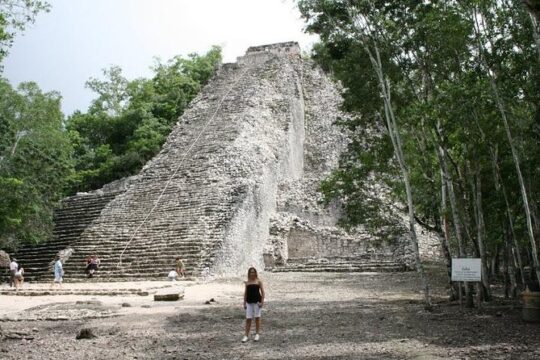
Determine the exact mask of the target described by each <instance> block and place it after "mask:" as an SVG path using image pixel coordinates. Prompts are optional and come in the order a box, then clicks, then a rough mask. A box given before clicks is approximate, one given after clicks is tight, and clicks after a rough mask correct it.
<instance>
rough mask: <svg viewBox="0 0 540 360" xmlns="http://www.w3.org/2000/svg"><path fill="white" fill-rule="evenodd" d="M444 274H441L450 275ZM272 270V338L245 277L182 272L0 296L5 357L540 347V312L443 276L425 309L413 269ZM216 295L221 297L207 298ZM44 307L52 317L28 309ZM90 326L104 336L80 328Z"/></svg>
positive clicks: (335, 354)
mask: <svg viewBox="0 0 540 360" xmlns="http://www.w3.org/2000/svg"><path fill="white" fill-rule="evenodd" d="M437 273H438V272H437ZM439 276H440V275H437V279H436V280H437V281H434V282H433V283H439V284H443V283H444V280H443V279H441V278H439ZM263 280H264V282H265V286H266V291H267V294H268V296H267V303H266V304H265V308H264V312H263V333H262V336H261V341H260V342H258V343H255V342H253V341H250V342H248V343H246V344H242V343H240V339H241V336H242V323H243V309H242V290H243V288H242V282H241V281H242V280H241V279H220V280H215V281H210V282H207V283H196V282H185V283H183V282H181V283H176V284H177V285H178V284H180V285H181V286H185V298H184V300H181V301H178V302H163V303H162V302H154V301H153V300H152V298H153V297H152V295H148V296H137V295H120V296H81V295H66V296H39V297H22V296H1V297H0V320H2V319H3V320H2V321H0V326H1V331H2V334H3V335H4V336H3V337H2V338H1V340H0V359H17V360H20V359H69V358H77V359H117V360H119V359H443V358H444V359H540V336H539V331H540V324H527V323H524V322H522V321H521V319H520V309H519V308H517V307H516V308H513V307H512V303H510V302H505V301H504V300H502V299H499V300H496V301H495V302H494V303H493V304H491V305H489V306H487V307H486V308H485V309H484V310H483V311H482V312H478V311H477V310H466V311H463V312H461V311H460V310H459V307H458V306H457V304H455V303H452V304H450V303H448V302H445V301H443V300H444V299H445V293H444V289H442V288H437V289H434V292H435V300H436V302H437V303H438V304H437V306H436V307H435V310H434V311H433V312H425V311H424V310H423V307H422V302H421V300H422V294H421V292H420V289H419V286H418V279H417V276H416V274H414V273H356V274H343V273H340V274H327V273H318V274H312V273H310V274H306V273H289V274H287V273H280V274H264V275H263ZM167 285H170V283H165V282H140V283H131V284H129V285H128V283H121V284H118V283H117V284H115V283H106V284H103V285H99V284H88V285H87V286H88V287H92V288H95V287H96V286H103V288H110V289H114V288H121V287H123V288H128V287H129V288H144V289H151V288H163V287H164V286H167ZM43 286H45V285H43ZM70 286H72V287H74V288H81V287H84V285H82V284H66V287H70ZM35 287H36V286H35V285H33V286H32V288H35ZM211 298H214V299H215V300H216V302H215V303H214V302H213V303H211V304H210V305H206V304H205V302H206V301H207V300H209V299H211ZM126 304H128V305H126ZM62 309H65V311H62ZM34 313H45V314H48V315H49V318H48V320H29V319H31V318H32V314H34ZM6 318H7V319H10V320H6ZM15 320H18V321H15ZM82 328H90V329H91V330H92V332H93V334H95V335H96V337H95V338H91V339H81V340H76V339H75V337H76V336H77V334H79V332H80V330H81V329H82Z"/></svg>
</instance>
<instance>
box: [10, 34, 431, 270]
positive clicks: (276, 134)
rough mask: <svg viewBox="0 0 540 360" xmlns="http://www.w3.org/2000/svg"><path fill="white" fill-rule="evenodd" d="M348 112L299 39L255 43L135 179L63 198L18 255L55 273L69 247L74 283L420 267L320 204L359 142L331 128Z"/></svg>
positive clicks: (390, 243)
mask: <svg viewBox="0 0 540 360" xmlns="http://www.w3.org/2000/svg"><path fill="white" fill-rule="evenodd" d="M340 103H341V97H340V92H339V90H338V88H337V87H336V85H335V84H334V83H333V82H332V81H331V80H330V79H329V78H328V77H327V76H326V75H325V74H324V73H323V72H322V71H321V70H320V69H318V68H317V67H316V66H315V65H314V64H313V63H312V62H311V61H309V60H305V59H303V58H302V57H301V54H300V48H299V46H298V44H296V43H282V44H275V45H266V46H257V47H251V48H249V49H248V51H247V53H246V55H245V56H242V57H240V58H238V61H237V62H236V63H232V64H224V65H223V66H222V67H221V68H220V69H219V70H218V72H217V74H216V75H215V76H214V78H213V79H212V80H211V81H210V83H209V84H208V85H207V86H206V87H205V88H204V89H203V90H202V91H201V93H200V94H199V95H198V96H197V97H196V99H195V100H194V101H193V102H192V104H191V105H190V107H189V109H188V110H187V111H186V112H185V113H184V115H183V116H182V117H181V118H180V119H179V121H178V123H177V125H176V127H175V128H174V130H173V131H172V133H171V134H170V135H169V137H168V140H167V142H166V143H165V145H164V146H163V148H162V150H161V152H160V153H159V154H158V155H157V156H156V157H155V158H153V159H152V160H151V161H149V162H148V163H147V164H146V165H145V166H144V168H143V169H142V171H141V172H140V174H139V175H138V176H136V177H134V178H131V179H128V181H125V182H124V183H121V184H118V183H117V184H113V185H111V186H108V187H106V188H104V189H102V190H99V191H96V192H92V193H89V194H79V195H77V196H74V197H71V198H68V199H66V200H65V201H64V206H63V208H62V209H59V210H58V211H57V213H56V230H55V238H54V239H52V240H51V241H50V242H48V243H45V244H43V245H41V246H39V247H37V248H24V249H22V251H21V252H20V253H19V254H17V256H18V257H19V259H20V260H21V262H22V263H23V264H24V265H25V268H26V269H27V275H29V276H30V277H34V278H36V277H39V276H44V275H45V276H51V271H50V270H49V267H50V266H51V264H52V261H53V258H54V255H55V254H56V253H57V252H58V251H60V250H63V249H66V248H69V249H70V250H69V252H70V253H71V256H70V258H69V260H68V261H67V263H66V265H65V269H66V277H67V279H76V278H82V277H83V276H84V273H83V268H84V266H83V260H84V258H85V257H86V256H87V255H90V254H96V255H98V256H99V257H100V258H101V260H102V266H101V269H100V272H99V273H100V274H99V277H100V278H101V279H111V280H118V279H122V278H127V279H136V278H158V277H159V278H163V277H165V276H166V274H167V272H168V271H170V270H171V268H172V267H173V266H174V258H175V257H176V256H180V257H181V258H182V259H184V262H185V263H186V266H187V270H188V273H190V274H194V275H199V274H201V272H203V271H204V272H209V273H211V274H216V275H235V274H243V273H245V271H246V269H247V267H248V266H251V265H253V266H256V267H258V268H261V269H262V268H265V267H266V268H267V269H271V270H274V271H293V270H304V271H355V270H356V271H358V270H370V269H381V270H400V269H405V268H407V267H410V265H411V256H410V253H411V251H410V248H409V246H408V242H407V240H406V239H405V238H397V239H396V238H388V239H386V240H385V241H383V242H382V243H381V241H380V239H377V240H375V239H373V237H371V236H369V235H368V234H367V233H366V232H364V231H362V229H361V228H360V229H357V230H355V231H353V232H345V231H344V230H342V229H340V228H338V227H337V226H336V223H337V220H338V218H339V215H340V206H339V204H334V205H333V206H329V207H325V206H323V205H322V204H321V195H320V194H319V192H318V187H319V185H320V182H321V180H323V179H324V178H325V177H327V176H328V175H329V174H330V172H331V171H332V169H334V168H335V167H336V166H337V164H338V160H339V157H340V154H341V153H342V151H343V150H344V148H345V146H346V145H347V142H348V139H347V136H346V135H345V134H344V133H343V130H342V129H340V128H339V127H337V126H335V125H334V122H335V121H336V119H337V118H338V116H340V115H341V114H340V110H339V105H340ZM428 246H430V245H428Z"/></svg>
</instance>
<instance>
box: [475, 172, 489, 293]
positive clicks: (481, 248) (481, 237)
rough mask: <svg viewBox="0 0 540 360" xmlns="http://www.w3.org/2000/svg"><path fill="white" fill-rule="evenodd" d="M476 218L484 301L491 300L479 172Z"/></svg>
mask: <svg viewBox="0 0 540 360" xmlns="http://www.w3.org/2000/svg"><path fill="white" fill-rule="evenodd" d="M476 213H477V215H476V218H477V224H476V227H477V230H478V235H477V238H478V251H479V253H480V258H481V259H482V287H483V291H484V300H486V301H490V300H491V292H490V288H489V279H488V271H487V261H488V259H487V255H486V250H485V247H484V242H485V238H486V231H485V223H484V211H483V207H482V181H481V179H480V172H479V171H477V173H476Z"/></svg>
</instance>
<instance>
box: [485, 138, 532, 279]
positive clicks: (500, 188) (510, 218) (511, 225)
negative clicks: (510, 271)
mask: <svg viewBox="0 0 540 360" xmlns="http://www.w3.org/2000/svg"><path fill="white" fill-rule="evenodd" d="M490 153H491V163H492V164H493V169H494V171H495V189H496V190H497V191H501V192H502V195H503V199H504V203H505V206H506V217H507V219H508V230H509V234H508V235H509V236H510V237H511V240H512V242H513V248H514V249H515V250H513V251H512V254H513V256H515V258H516V260H517V265H518V268H519V274H520V277H521V283H522V284H523V286H524V287H525V274H524V272H523V262H522V260H521V252H520V250H519V244H518V242H517V238H516V233H515V231H514V219H513V216H512V210H511V208H510V202H509V201H508V195H507V193H506V186H505V185H504V182H503V181H502V176H501V169H500V167H499V163H498V162H497V151H496V150H493V146H491V148H490Z"/></svg>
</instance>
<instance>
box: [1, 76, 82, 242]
mask: <svg viewBox="0 0 540 360" xmlns="http://www.w3.org/2000/svg"><path fill="white" fill-rule="evenodd" d="M0 99H1V100H0V119H2V120H1V123H2V128H3V129H4V130H5V131H2V132H1V133H0V144H1V145H0V198H2V199H3V200H2V202H0V247H1V248H4V249H10V248H11V249H12V248H15V247H17V246H18V245H19V244H20V243H23V242H33V243H37V242H39V241H43V240H45V239H47V238H49V237H50V234H51V231H52V212H53V209H54V208H55V207H56V206H57V205H58V203H59V201H60V200H61V199H62V197H63V194H64V191H65V189H66V187H67V185H68V181H69V178H70V176H71V173H72V169H73V168H72V162H71V153H72V149H71V143H70V141H69V139H68V137H67V135H66V133H65V131H64V129H63V119H64V116H63V114H62V112H61V110H60V99H61V98H60V95H59V94H58V93H55V92H50V93H43V92H42V91H41V90H40V89H39V87H38V86H37V85H36V84H35V83H23V84H21V85H19V87H18V88H17V89H13V88H12V87H11V85H9V83H7V82H6V81H5V80H1V81H0Z"/></svg>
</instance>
